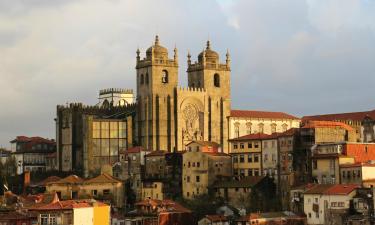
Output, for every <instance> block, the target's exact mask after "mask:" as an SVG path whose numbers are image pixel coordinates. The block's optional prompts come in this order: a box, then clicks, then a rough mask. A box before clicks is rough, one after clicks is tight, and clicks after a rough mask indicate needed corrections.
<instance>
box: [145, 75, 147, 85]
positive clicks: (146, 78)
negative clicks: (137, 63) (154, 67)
mask: <svg viewBox="0 0 375 225" xmlns="http://www.w3.org/2000/svg"><path fill="white" fill-rule="evenodd" d="M145 79H146V84H148V73H146V78H145Z"/></svg>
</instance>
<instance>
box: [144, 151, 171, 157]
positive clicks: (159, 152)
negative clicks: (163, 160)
mask: <svg viewBox="0 0 375 225" xmlns="http://www.w3.org/2000/svg"><path fill="white" fill-rule="evenodd" d="M167 153H168V152H167V151H163V150H156V151H151V152H150V153H148V154H147V155H145V156H146V157H149V156H164V155H165V154H167Z"/></svg>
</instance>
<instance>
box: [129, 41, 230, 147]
mask: <svg viewBox="0 0 375 225" xmlns="http://www.w3.org/2000/svg"><path fill="white" fill-rule="evenodd" d="M136 70H137V104H138V115H137V124H138V132H137V140H138V141H139V143H140V144H141V145H142V146H143V147H145V148H147V149H151V150H166V151H169V152H172V151H178V150H183V149H185V145H186V144H187V143H189V142H191V141H193V140H205V141H214V142H217V143H219V144H220V145H221V146H223V148H224V149H227V139H228V131H227V129H228V124H227V117H228V116H230V105H231V104H230V58H229V54H228V53H227V55H226V62H225V63H224V64H221V63H220V61H219V54H218V53H216V52H215V51H213V50H212V49H211V46H210V42H207V46H206V48H205V50H204V51H203V52H201V53H200V54H199V56H198V62H196V63H192V62H191V56H190V54H189V55H188V69H187V73H188V87H186V88H181V87H179V86H178V54H177V49H176V48H175V49H174V56H173V58H172V59H170V58H169V57H168V49H166V48H165V47H163V46H161V45H160V43H159V38H158V36H156V39H155V44H154V45H153V46H151V47H150V48H148V49H147V51H146V57H145V58H143V59H141V57H140V51H139V50H138V51H137V65H136Z"/></svg>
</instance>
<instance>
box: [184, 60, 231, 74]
mask: <svg viewBox="0 0 375 225" xmlns="http://www.w3.org/2000/svg"><path fill="white" fill-rule="evenodd" d="M203 69H213V70H224V71H230V66H229V65H228V64H219V63H208V62H206V63H205V64H202V63H199V62H195V63H194V64H190V65H188V69H187V72H191V71H196V70H203Z"/></svg>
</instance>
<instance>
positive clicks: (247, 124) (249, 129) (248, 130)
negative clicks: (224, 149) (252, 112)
mask: <svg viewBox="0 0 375 225" xmlns="http://www.w3.org/2000/svg"><path fill="white" fill-rule="evenodd" d="M251 125H252V123H250V122H247V123H246V133H247V134H251Z"/></svg>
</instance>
